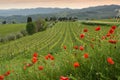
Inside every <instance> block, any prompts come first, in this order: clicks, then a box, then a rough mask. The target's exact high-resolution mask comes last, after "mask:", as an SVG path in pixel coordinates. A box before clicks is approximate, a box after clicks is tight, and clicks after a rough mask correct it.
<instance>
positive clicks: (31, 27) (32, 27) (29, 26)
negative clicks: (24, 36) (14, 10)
mask: <svg viewBox="0 0 120 80" xmlns="http://www.w3.org/2000/svg"><path fill="white" fill-rule="evenodd" d="M26 31H27V32H28V34H30V35H32V34H34V33H35V32H36V27H35V25H34V23H33V22H32V18H31V17H28V18H27V25H26Z"/></svg>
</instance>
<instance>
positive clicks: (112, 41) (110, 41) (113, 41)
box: [108, 39, 117, 44]
mask: <svg viewBox="0 0 120 80" xmlns="http://www.w3.org/2000/svg"><path fill="white" fill-rule="evenodd" d="M108 42H109V43H112V44H116V43H117V40H112V39H111V40H109V41H108Z"/></svg>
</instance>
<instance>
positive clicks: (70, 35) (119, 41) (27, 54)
mask: <svg viewBox="0 0 120 80" xmlns="http://www.w3.org/2000/svg"><path fill="white" fill-rule="evenodd" d="M16 25H17V24H16ZM23 25H24V24H22V25H21V28H20V29H23V28H24V27H23ZM0 28H1V27H0ZM10 29H11V31H12V30H13V29H12V28H10ZM14 29H15V28H14ZM20 29H19V30H20ZM16 30H18V29H16ZM6 32H7V31H6ZM6 32H4V31H3V32H1V31H0V33H1V34H5V33H6ZM2 78H4V80H120V27H119V24H117V26H112V27H111V26H108V25H106V26H103V25H102V26H101V25H99V26H98V25H84V24H81V23H80V22H58V23H56V24H55V25H54V26H53V27H51V28H48V29H47V30H45V31H42V32H39V33H36V34H34V35H32V36H26V37H23V38H21V39H18V40H15V41H11V42H8V43H6V44H2V45H1V46H0V80H3V79H2Z"/></svg>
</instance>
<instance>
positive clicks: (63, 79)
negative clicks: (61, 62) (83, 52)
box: [60, 76, 69, 80]
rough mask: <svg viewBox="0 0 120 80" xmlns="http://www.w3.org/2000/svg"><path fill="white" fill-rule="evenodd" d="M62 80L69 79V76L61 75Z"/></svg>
mask: <svg viewBox="0 0 120 80" xmlns="http://www.w3.org/2000/svg"><path fill="white" fill-rule="evenodd" d="M60 80H69V78H68V77H64V76H61V77H60Z"/></svg>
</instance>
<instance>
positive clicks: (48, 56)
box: [45, 54, 54, 60]
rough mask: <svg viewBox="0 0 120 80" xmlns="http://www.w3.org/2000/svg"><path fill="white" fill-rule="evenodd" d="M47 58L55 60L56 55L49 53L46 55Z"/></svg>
mask: <svg viewBox="0 0 120 80" xmlns="http://www.w3.org/2000/svg"><path fill="white" fill-rule="evenodd" d="M45 59H46V60H48V59H51V60H54V57H53V56H52V55H51V54H48V55H46V56H45Z"/></svg>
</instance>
